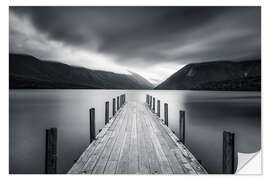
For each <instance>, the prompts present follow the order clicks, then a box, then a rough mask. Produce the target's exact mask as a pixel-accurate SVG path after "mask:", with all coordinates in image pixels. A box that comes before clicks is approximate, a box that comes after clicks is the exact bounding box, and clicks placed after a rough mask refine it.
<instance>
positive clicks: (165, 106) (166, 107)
mask: <svg viewBox="0 0 270 180" xmlns="http://www.w3.org/2000/svg"><path fill="white" fill-rule="evenodd" d="M164 121H165V124H166V126H168V125H169V124H168V104H167V103H164Z"/></svg>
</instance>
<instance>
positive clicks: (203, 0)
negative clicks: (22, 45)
mask: <svg viewBox="0 0 270 180" xmlns="http://www.w3.org/2000/svg"><path fill="white" fill-rule="evenodd" d="M268 2H269V1H268V0H264V1H261V0H197V1H196V0H2V1H1V6H0V22H1V28H0V36H1V38H0V40H1V46H0V49H1V53H0V56H1V58H0V63H1V64H0V67H1V70H0V73H1V74H0V84H1V88H0V90H1V92H0V97H1V98H0V100H1V101H0V112H1V120H0V121H1V131H0V133H1V136H0V137H1V148H0V154H1V163H0V172H1V179H4V178H19V179H27V180H29V179H36V178H39V179H40V178H41V179H44V180H45V179H46V180H47V179H48V178H50V179H51V178H53V179H54V178H55V179H56V178H57V179H59V178H65V179H72V180H73V179H74V178H85V179H89V178H90V179H94V178H104V179H105V178H106V179H115V178H117V180H122V179H123V180H126V179H127V178H131V179H138V178H143V179H144V178H145V179H146V178H147V179H148V178H153V179H162V180H164V178H172V179H177V180H179V179H180V178H185V179H186V178H188V179H189V178H191V179H194V178H200V180H201V179H211V178H214V179H216V178H217V176H218V178H226V179H228V178H240V179H245V180H246V179H249V178H252V179H253V178H267V179H269V177H268V176H269V173H270V169H269V168H270V166H269V161H270V158H269V154H270V146H269V138H268V137H270V136H269V133H270V130H268V129H269V128H270V117H269V114H268V113H267V112H269V111H270V104H269V102H270V87H269V81H270V79H269V78H270V74H269V73H270V56H269V52H270V44H269V42H270V39H269V35H270V28H269V22H270V21H269V17H270V13H269V12H270V9H269V5H268V4H269V3H268ZM29 5H31V6H262V133H263V134H262V146H263V148H262V149H263V150H262V157H263V159H264V160H263V161H262V162H263V166H262V167H263V174H264V175H263V176H252V175H247V176H245V175H241V176H239V175H233V176H230V175H229V176H219V175H206V176H199V177H196V176H178V175H174V176H166V175H161V176H143V175H140V176H136V175H130V176H126V175H118V176H98V175H95V176H76V177H75V176H59V175H57V176H46V175H39V176H38V177H37V176H36V175H34V176H33V175H32V176H31V175H24V176H21V175H9V174H8V158H9V157H8V146H9V145H8V119H9V117H8V101H9V94H8V6H29ZM264 139H265V140H264ZM264 152H265V153H264Z"/></svg>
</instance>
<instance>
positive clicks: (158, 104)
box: [157, 100, 160, 117]
mask: <svg viewBox="0 0 270 180" xmlns="http://www.w3.org/2000/svg"><path fill="white" fill-rule="evenodd" d="M157 116H158V117H160V100H157Z"/></svg>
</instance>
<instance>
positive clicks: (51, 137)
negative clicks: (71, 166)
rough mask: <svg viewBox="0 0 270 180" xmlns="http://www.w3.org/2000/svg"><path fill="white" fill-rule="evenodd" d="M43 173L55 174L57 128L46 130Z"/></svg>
mask: <svg viewBox="0 0 270 180" xmlns="http://www.w3.org/2000/svg"><path fill="white" fill-rule="evenodd" d="M45 153H46V154H45V158H46V159H45V173H46V174H56V170H57V128H50V129H46V152H45Z"/></svg>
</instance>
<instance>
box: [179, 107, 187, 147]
mask: <svg viewBox="0 0 270 180" xmlns="http://www.w3.org/2000/svg"><path fill="white" fill-rule="evenodd" d="M185 114H186V113H185V111H179V140H180V142H182V143H183V144H185V119H186V117H185Z"/></svg>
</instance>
